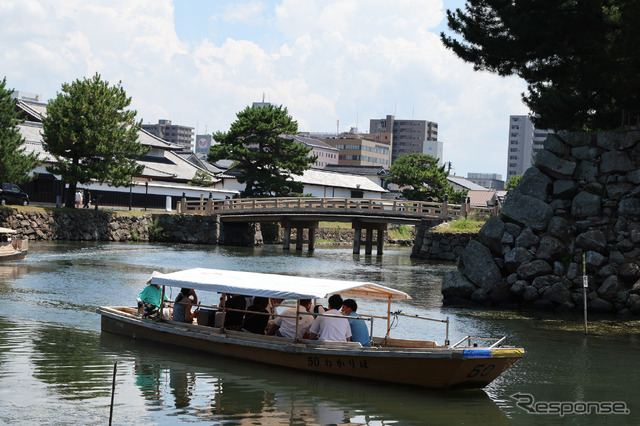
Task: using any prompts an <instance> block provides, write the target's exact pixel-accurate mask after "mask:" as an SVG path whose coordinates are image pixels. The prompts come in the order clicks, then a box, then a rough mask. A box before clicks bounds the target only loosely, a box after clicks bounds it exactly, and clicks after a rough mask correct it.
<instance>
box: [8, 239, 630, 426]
mask: <svg viewBox="0 0 640 426" xmlns="http://www.w3.org/2000/svg"><path fill="white" fill-rule="evenodd" d="M190 267H211V268H221V269H235V270H246V271H257V272H271V273H280V274H293V275H302V276H313V277H330V278H339V279H347V280H366V281H373V282H376V283H380V284H383V285H387V286H390V287H394V288H397V289H400V290H402V291H406V292H407V293H409V294H411V295H412V296H413V297H414V298H413V299H412V300H408V301H401V302H397V303H394V306H393V308H394V309H400V310H402V311H403V312H405V313H409V314H420V315H428V316H432V317H436V318H446V317H450V318H451V320H452V322H453V324H452V327H451V331H450V333H451V336H450V338H451V340H452V341H456V340H457V339H460V338H462V337H464V336H466V335H468V334H471V335H485V336H486V335H491V336H502V335H508V336H509V343H510V344H512V345H516V346H523V347H525V348H526V350H527V357H526V358H525V359H523V360H521V361H520V362H519V363H517V364H516V365H515V366H514V367H513V368H511V369H510V370H508V371H507V372H506V373H505V374H504V375H503V376H501V377H500V378H499V379H498V380H496V381H495V382H494V383H492V384H491V385H490V386H488V387H487V388H485V389H484V390H470V391H431V390H426V389H421V388H414V387H406V386H396V385H388V384H380V383H376V382H367V381H360V380H356V379H344V378H336V377H332V376H320V375H315V374H311V373H305V372H294V371H289V370H284V369H281V368H276V367H269V366H263V365H257V364H252V363H249V362H243V361H236V360H231V359H226V358H223V357H217V356H213V355H209V354H206V353H200V352H197V351H185V350H182V349H180V348H175V347H172V346H170V345H159V344H154V343H146V342H141V341H133V340H130V339H126V338H122V337H118V336H112V335H108V334H102V333H101V332H100V318H99V316H98V315H97V314H96V313H95V308H96V307H97V306H101V305H129V306H133V305H134V303H135V297H136V295H137V293H138V292H139V291H140V290H141V289H142V287H143V286H144V282H145V281H146V279H147V278H148V276H149V275H150V274H151V272H153V271H154V270H158V271H160V272H171V271H175V270H179V269H184V268H190ZM452 268H453V265H451V264H446V263H433V262H426V261H420V260H412V259H410V258H409V252H408V251H407V250H397V251H394V250H389V249H387V250H386V251H385V254H384V255H383V256H381V257H377V256H364V255H353V254H352V253H351V251H350V249H348V248H344V249H342V248H331V249H318V250H316V251H315V252H314V253H313V254H309V253H307V252H302V253H299V252H295V251H291V252H284V251H282V250H281V249H280V248H278V247H262V248H255V249H250V248H222V247H208V246H193V245H162V244H143V243H138V244H134V243H131V244H126V243H73V242H32V243H31V244H30V253H29V256H28V258H27V259H25V260H22V261H17V262H14V263H10V264H0V401H2V402H1V403H0V423H10V424H11V423H15V424H18V423H19V424H23V423H39V424H80V423H82V424H105V423H107V422H108V419H109V405H110V401H111V386H112V377H113V370H114V363H115V362H117V363H118V364H117V373H116V394H115V401H114V417H113V418H114V423H115V424H176V423H198V422H203V423H208V424H215V423H223V424H296V425H306V424H309V425H312V424H343V423H351V424H367V425H382V424H416V425H417V424H471V423H472V424H474V425H476V424H511V423H514V424H549V423H554V424H565V423H568V424H602V423H603V422H606V423H609V424H610V423H613V424H634V423H638V422H639V421H640V416H638V412H637V411H638V410H639V409H640V407H639V406H638V403H637V397H635V392H636V387H637V385H638V384H639V383H640V374H639V373H638V369H637V368H635V364H636V360H637V353H638V350H639V349H640V345H639V342H640V339H639V337H640V333H639V332H638V325H639V324H640V322H639V321H637V320H630V321H625V322H617V321H613V320H612V319H611V318H610V317H604V318H599V319H593V320H592V321H591V322H590V334H589V336H588V337H585V336H584V332H583V325H582V318H581V317H579V316H562V317H554V316H549V315H546V316H545V315H541V314H531V313H514V312H501V311H469V310H462V309H452V308H443V307H442V306H441V296H440V279H441V277H442V275H443V274H444V272H446V271H448V270H450V269H452ZM171 296H175V294H174V295H171ZM199 296H200V298H201V299H202V300H203V301H204V302H205V303H206V302H208V303H212V302H214V299H215V297H217V296H216V295H205V294H200V295H199ZM359 310H361V311H368V312H373V313H382V312H385V310H386V302H385V303H382V302H376V301H372V302H366V303H361V308H360V309H359ZM385 327H386V323H383V321H378V322H377V323H375V324H374V329H375V330H376V331H378V334H380V333H382V332H383V330H384V328H385ZM392 333H394V334H395V335H396V336H398V337H410V336H414V335H416V334H417V335H420V336H421V337H424V338H429V339H435V340H438V341H439V342H442V340H444V327H443V325H442V324H439V323H432V322H427V321H415V320H411V319H407V318H401V319H400V321H399V324H398V326H397V328H396V329H394V330H393V332H392ZM517 393H520V394H530V395H532V396H533V397H534V398H535V400H536V401H538V402H545V401H546V402H552V401H567V402H577V401H621V402H624V403H625V404H626V406H627V408H628V409H629V410H630V414H628V415H593V414H592V415H571V414H569V415H564V416H562V417H561V416H559V415H535V414H529V413H527V412H526V411H525V410H524V409H522V408H520V407H518V406H517V405H516V400H515V399H514V398H512V397H511V395H514V394H517Z"/></svg>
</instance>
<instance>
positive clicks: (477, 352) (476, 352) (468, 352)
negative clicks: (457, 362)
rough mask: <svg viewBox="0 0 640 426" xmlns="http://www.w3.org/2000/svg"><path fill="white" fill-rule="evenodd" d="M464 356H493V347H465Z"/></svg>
mask: <svg viewBox="0 0 640 426" xmlns="http://www.w3.org/2000/svg"><path fill="white" fill-rule="evenodd" d="M462 357H463V358H491V349H464V350H463V351H462Z"/></svg>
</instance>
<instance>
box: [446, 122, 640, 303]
mask: <svg viewBox="0 0 640 426" xmlns="http://www.w3.org/2000/svg"><path fill="white" fill-rule="evenodd" d="M639 185H640V131H637V130H633V131H625V132H615V133H614V132H611V133H600V134H584V133H568V132H560V133H559V134H552V135H549V137H548V138H547V140H546V141H545V143H544V149H543V150H541V151H539V152H538V154H537V155H536V157H535V165H534V167H532V168H530V169H528V170H527V171H526V173H525V174H524V175H523V177H522V179H521V181H520V183H519V185H518V187H517V188H515V189H514V190H513V191H512V192H511V193H510V194H509V195H508V196H507V198H506V200H505V204H504V206H503V208H502V211H501V214H500V217H499V218H491V219H490V220H489V221H487V223H486V224H485V225H484V227H483V228H482V229H481V230H480V232H479V234H478V238H477V240H473V241H471V242H469V244H468V245H467V247H466V248H465V250H464V251H463V252H462V253H461V255H460V258H459V259H458V269H457V271H452V272H450V273H447V274H445V276H444V278H443V283H442V293H443V295H444V298H445V299H444V302H445V303H450V304H453V303H460V302H462V303H469V302H471V303H478V304H482V305H486V306H493V305H503V306H505V305H506V306H512V307H519V306H530V307H532V308H536V309H544V310H556V311H559V312H564V311H576V310H577V311H581V310H582V309H583V274H582V269H583V259H584V260H585V262H586V270H587V277H588V278H587V279H588V305H587V307H588V309H589V310H590V311H593V312H617V313H619V314H620V315H630V314H636V315H639V314H640V189H639Z"/></svg>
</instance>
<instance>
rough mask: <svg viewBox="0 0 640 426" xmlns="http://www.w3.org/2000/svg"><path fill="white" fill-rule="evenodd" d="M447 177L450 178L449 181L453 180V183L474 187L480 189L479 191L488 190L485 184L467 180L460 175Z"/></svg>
mask: <svg viewBox="0 0 640 426" xmlns="http://www.w3.org/2000/svg"><path fill="white" fill-rule="evenodd" d="M447 179H448V180H449V182H451V183H452V184H455V185H458V186H460V187H462V188H464V189H469V190H471V189H473V190H478V191H483V190H486V189H487V188H485V187H484V186H480V185H478V184H477V183H473V182H471V181H470V180H467V179H465V178H463V177H460V176H447Z"/></svg>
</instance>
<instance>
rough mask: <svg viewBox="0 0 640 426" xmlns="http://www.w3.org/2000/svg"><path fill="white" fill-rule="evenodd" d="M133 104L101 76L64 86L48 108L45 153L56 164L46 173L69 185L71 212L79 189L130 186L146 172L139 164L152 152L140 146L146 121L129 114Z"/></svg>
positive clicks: (123, 92) (67, 200)
mask: <svg viewBox="0 0 640 426" xmlns="http://www.w3.org/2000/svg"><path fill="white" fill-rule="evenodd" d="M130 104H131V98H129V97H127V95H126V92H125V91H124V89H123V88H122V87H121V86H120V84H118V85H117V86H110V85H109V84H108V82H106V81H103V80H102V79H101V78H100V75H99V74H96V75H94V76H93V77H92V78H90V79H86V78H85V79H84V80H76V81H74V82H73V83H71V84H68V83H65V84H63V85H62V93H58V96H57V97H56V98H55V99H53V100H52V101H50V102H49V104H48V105H47V116H46V117H45V118H43V120H42V123H43V125H44V148H45V150H46V151H47V152H49V153H51V154H52V155H53V156H54V157H55V159H56V164H54V165H53V166H49V167H47V171H49V172H50V173H53V174H59V175H60V176H61V177H62V180H63V181H64V182H66V183H68V184H69V188H68V192H67V198H66V206H67V207H73V204H74V199H73V194H74V193H75V191H76V187H77V184H82V185H86V184H89V183H90V182H92V181H93V182H98V183H105V182H107V183H109V184H110V185H113V186H128V185H129V184H130V182H131V178H132V176H133V175H135V174H137V173H140V172H142V169H143V166H141V165H139V164H137V163H136V160H137V159H138V158H140V157H141V156H142V155H144V154H145V153H146V152H147V151H148V148H147V147H144V146H142V145H140V143H139V142H138V130H140V126H141V124H142V121H140V122H136V121H135V117H136V111H134V110H126V108H127V107H128V106H129V105H130ZM69 195H71V196H69Z"/></svg>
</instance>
